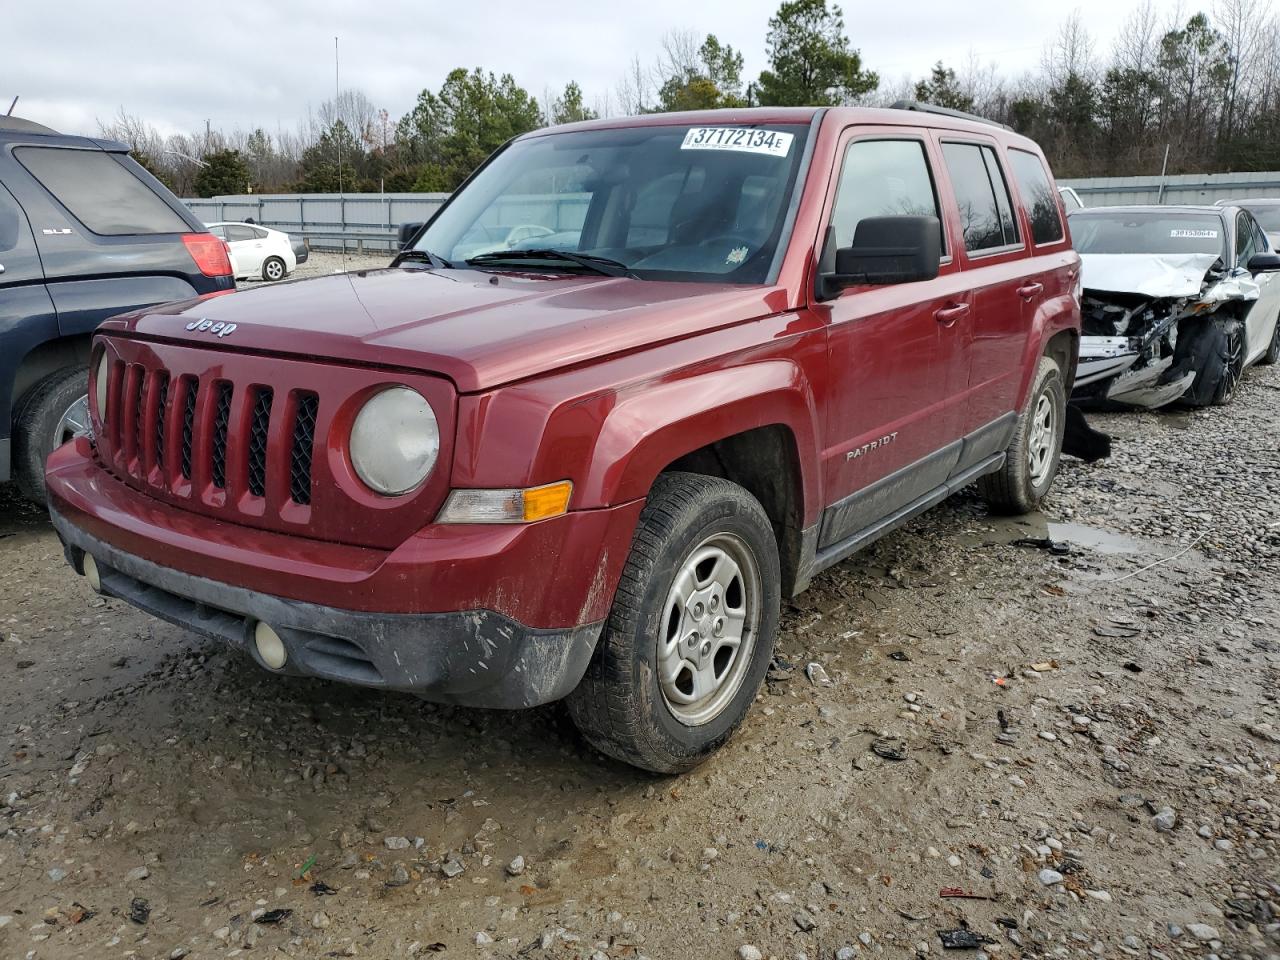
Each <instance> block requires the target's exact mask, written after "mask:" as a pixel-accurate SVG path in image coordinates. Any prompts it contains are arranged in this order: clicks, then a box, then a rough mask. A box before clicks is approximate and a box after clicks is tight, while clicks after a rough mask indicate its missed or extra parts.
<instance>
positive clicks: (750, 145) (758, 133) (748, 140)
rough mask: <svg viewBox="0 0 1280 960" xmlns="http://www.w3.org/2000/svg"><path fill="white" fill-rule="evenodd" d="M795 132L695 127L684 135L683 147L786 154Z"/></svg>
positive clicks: (773, 154)
mask: <svg viewBox="0 0 1280 960" xmlns="http://www.w3.org/2000/svg"><path fill="white" fill-rule="evenodd" d="M794 139H795V134H792V133H780V132H778V131H777V130H756V129H752V128H751V127H694V128H693V129H691V130H690V131H689V132H688V133H686V134H685V135H684V143H682V144H680V149H681V150H737V151H740V152H742V153H764V154H768V155H769V156H771V157H785V156H786V155H787V154H788V153H790V152H791V141H792V140H794Z"/></svg>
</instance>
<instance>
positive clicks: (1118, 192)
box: [1058, 171, 1280, 207]
mask: <svg viewBox="0 0 1280 960" xmlns="http://www.w3.org/2000/svg"><path fill="white" fill-rule="evenodd" d="M1058 183H1059V184H1060V185H1061V186H1064V187H1074V188H1075V190H1076V192H1077V193H1078V194H1080V199H1081V200H1082V201H1084V205H1085V206H1086V207H1104V206H1108V205H1110V204H1122V203H1165V204H1174V203H1216V202H1217V201H1219V200H1240V199H1244V198H1246V197H1255V198H1256V197H1277V198H1280V171H1269V172H1263V173H1191V174H1184V175H1180V176H1176V177H1165V178H1164V180H1163V187H1162V185H1161V178H1160V177H1094V178H1092V179H1088V180H1059V181H1058Z"/></svg>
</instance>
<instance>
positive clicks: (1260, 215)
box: [1245, 203, 1280, 233]
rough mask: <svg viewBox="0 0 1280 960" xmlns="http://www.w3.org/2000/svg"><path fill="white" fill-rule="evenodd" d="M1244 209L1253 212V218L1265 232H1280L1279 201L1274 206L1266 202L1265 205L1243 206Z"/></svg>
mask: <svg viewBox="0 0 1280 960" xmlns="http://www.w3.org/2000/svg"><path fill="white" fill-rule="evenodd" d="M1245 209H1246V210H1248V211H1249V212H1250V213H1252V214H1253V219H1255V220H1257V221H1258V226H1260V227H1261V228H1262V229H1263V230H1265V231H1267V233H1280V203H1277V204H1275V205H1274V206H1272V205H1271V204H1268V205H1267V206H1265V207H1264V206H1256V207H1245Z"/></svg>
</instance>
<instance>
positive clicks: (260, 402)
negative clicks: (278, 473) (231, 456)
mask: <svg viewBox="0 0 1280 960" xmlns="http://www.w3.org/2000/svg"><path fill="white" fill-rule="evenodd" d="M271 397H272V390H271V388H270V387H259V388H258V394H257V398H256V399H255V400H254V401H253V423H252V424H251V425H250V427H249V492H250V493H252V494H253V495H254V496H257V497H261V496H265V495H266V492H267V428H268V427H269V426H270V425H271Z"/></svg>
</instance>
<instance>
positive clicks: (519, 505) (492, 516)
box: [436, 480, 573, 523]
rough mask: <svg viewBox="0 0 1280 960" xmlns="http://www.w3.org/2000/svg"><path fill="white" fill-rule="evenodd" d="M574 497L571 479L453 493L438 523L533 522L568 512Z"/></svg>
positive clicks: (437, 520) (455, 491) (437, 519)
mask: <svg viewBox="0 0 1280 960" xmlns="http://www.w3.org/2000/svg"><path fill="white" fill-rule="evenodd" d="M572 494H573V483H572V481H569V480H559V481H557V482H556V483H548V484H545V485H543V486H541V487H528V488H526V489H523V490H454V491H452V492H451V493H450V494H449V499H448V500H446V501H445V503H444V506H443V507H442V508H441V510H440V515H439V516H438V517H436V523H534V522H535V521H537V520H548V519H550V518H551V517H558V516H560V515H561V514H563V513H567V512H568V510H569V498H570V496H572Z"/></svg>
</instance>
